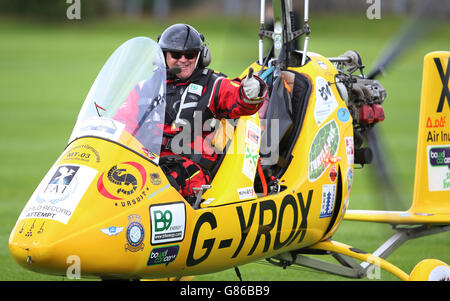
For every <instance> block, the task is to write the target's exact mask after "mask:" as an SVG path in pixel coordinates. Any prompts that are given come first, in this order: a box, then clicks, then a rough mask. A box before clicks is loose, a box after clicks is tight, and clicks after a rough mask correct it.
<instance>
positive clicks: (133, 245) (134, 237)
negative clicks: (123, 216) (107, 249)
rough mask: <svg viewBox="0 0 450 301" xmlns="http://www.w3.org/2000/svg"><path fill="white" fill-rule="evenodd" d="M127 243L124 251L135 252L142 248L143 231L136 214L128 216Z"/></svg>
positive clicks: (139, 218)
mask: <svg viewBox="0 0 450 301" xmlns="http://www.w3.org/2000/svg"><path fill="white" fill-rule="evenodd" d="M128 221H129V223H128V226H127V243H126V244H125V251H127V250H128V251H130V252H137V251H140V250H143V249H144V243H143V241H144V237H145V231H144V227H143V226H142V224H141V217H140V216H139V215H137V214H132V215H130V216H128Z"/></svg>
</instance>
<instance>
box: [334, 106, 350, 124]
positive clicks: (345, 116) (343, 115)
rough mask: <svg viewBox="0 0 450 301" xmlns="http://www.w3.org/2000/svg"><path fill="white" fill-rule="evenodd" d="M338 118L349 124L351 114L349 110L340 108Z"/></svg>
mask: <svg viewBox="0 0 450 301" xmlns="http://www.w3.org/2000/svg"><path fill="white" fill-rule="evenodd" d="M337 117H338V119H339V120H340V121H342V122H347V121H349V120H350V112H349V111H348V110H347V108H340V109H339V110H338V111H337Z"/></svg>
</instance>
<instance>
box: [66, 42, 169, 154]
mask: <svg viewBox="0 0 450 301" xmlns="http://www.w3.org/2000/svg"><path fill="white" fill-rule="evenodd" d="M165 89H166V68H165V63H164V56H163V53H162V51H161V49H160V48H159V45H158V44H157V43H156V42H154V41H153V40H151V39H149V38H144V37H138V38H133V39H131V40H129V41H127V42H125V43H124V44H122V45H121V46H120V47H119V48H118V49H117V50H116V51H115V52H114V53H113V54H112V55H111V57H110V58H109V59H108V61H107V62H106V64H105V65H104V66H103V68H102V70H101V71H100V73H99V75H98V76H97V78H96V80H95V82H94V84H93V85H92V87H91V89H90V91H89V93H88V96H87V97H86V100H85V102H84V104H83V106H82V108H81V111H80V113H79V115H78V119H77V122H76V124H75V128H74V130H73V132H72V135H71V137H70V140H69V142H71V141H73V140H74V139H76V138H79V137H82V136H97V137H102V138H106V139H110V140H113V141H116V142H118V143H121V144H124V145H125V146H127V147H130V148H132V149H134V150H136V151H138V152H140V153H142V152H144V153H146V154H148V155H149V157H150V158H152V159H153V158H157V157H158V156H159V153H160V149H161V142H162V125H163V124H164V112H165V105H166V104H165V92H166V91H165ZM136 140H137V141H136Z"/></svg>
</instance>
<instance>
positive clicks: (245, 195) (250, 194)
mask: <svg viewBox="0 0 450 301" xmlns="http://www.w3.org/2000/svg"><path fill="white" fill-rule="evenodd" d="M237 192H238V195H239V199H240V200H249V199H254V198H256V194H255V189H253V187H244V188H239V189H238V190H237Z"/></svg>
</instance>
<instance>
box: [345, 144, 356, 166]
mask: <svg viewBox="0 0 450 301" xmlns="http://www.w3.org/2000/svg"><path fill="white" fill-rule="evenodd" d="M345 152H346V153H347V162H348V164H354V160H355V159H354V157H355V149H354V145H353V137H345Z"/></svg>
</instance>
